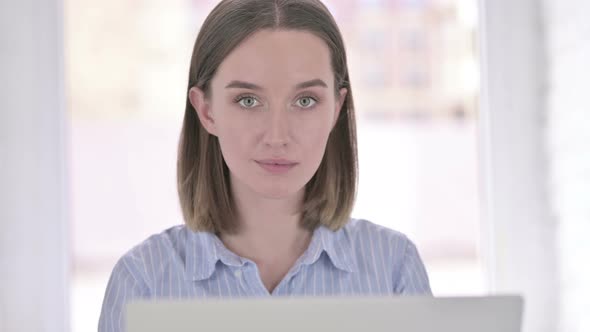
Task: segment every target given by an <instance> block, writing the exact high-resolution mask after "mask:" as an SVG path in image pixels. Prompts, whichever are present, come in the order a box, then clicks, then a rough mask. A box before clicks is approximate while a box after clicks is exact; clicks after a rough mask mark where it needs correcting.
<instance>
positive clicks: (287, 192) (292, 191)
mask: <svg viewBox="0 0 590 332" xmlns="http://www.w3.org/2000/svg"><path fill="white" fill-rule="evenodd" d="M252 189H253V191H254V192H256V193H257V194H258V195H260V196H262V197H264V198H267V199H286V198H293V197H295V196H296V195H297V194H299V192H300V191H301V189H302V188H298V187H297V188H294V187H288V186H277V185H276V184H275V185H272V184H271V185H268V186H266V187H264V186H260V185H258V186H256V187H253V188H252Z"/></svg>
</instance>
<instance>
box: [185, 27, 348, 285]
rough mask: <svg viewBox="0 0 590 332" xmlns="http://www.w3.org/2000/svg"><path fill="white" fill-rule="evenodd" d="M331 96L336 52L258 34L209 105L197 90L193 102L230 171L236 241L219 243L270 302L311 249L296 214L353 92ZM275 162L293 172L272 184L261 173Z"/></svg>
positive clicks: (232, 60)
mask: <svg viewBox="0 0 590 332" xmlns="http://www.w3.org/2000/svg"><path fill="white" fill-rule="evenodd" d="M244 83H246V84H244ZM304 83H305V84H304ZM302 84H304V85H306V86H301V85H302ZM335 91H336V90H335V88H334V74H333V72H332V67H331V64H330V51H329V49H328V47H327V45H326V44H325V43H324V42H323V41H322V40H321V39H320V38H318V37H316V36H315V35H313V34H312V33H309V32H306V31H294V30H261V31H258V32H256V33H255V34H254V35H252V36H251V37H249V38H248V39H246V40H245V41H243V42H242V43H241V44H240V45H239V46H238V47H237V48H236V49H234V50H233V51H232V52H231V53H230V54H229V55H228V56H227V57H226V58H225V59H224V60H223V62H222V63H221V65H220V66H219V68H218V70H217V72H216V74H215V76H214V77H213V79H212V81H211V91H210V96H209V98H206V97H205V95H204V93H203V91H201V90H200V89H198V88H192V89H191V90H190V93H189V98H190V101H191V103H192V105H193V106H194V107H195V109H196V110H197V113H198V116H199V119H200V121H201V123H202V125H203V127H204V128H205V129H206V130H207V131H208V132H209V133H210V134H212V135H215V136H217V137H218V139H219V143H220V146H221V151H222V154H223V158H224V160H225V162H226V164H227V166H228V168H229V170H230V182H231V190H232V194H233V196H234V199H235V202H236V207H237V211H238V216H239V225H240V231H239V232H238V234H235V235H224V234H222V236H221V240H222V241H223V243H224V244H225V245H226V246H227V247H228V248H229V249H230V250H232V251H234V252H235V253H236V254H238V255H240V256H242V257H245V258H249V259H252V260H253V261H254V262H256V264H257V266H258V269H259V272H260V276H261V279H262V282H263V284H264V285H265V287H266V288H267V289H268V290H269V292H270V291H272V290H273V289H274V288H275V287H276V285H278V283H279V282H280V280H281V279H282V278H283V277H284V275H285V274H286V273H287V272H288V271H289V269H290V268H291V267H292V265H293V264H294V263H295V261H296V260H297V258H299V256H301V255H302V254H303V252H304V251H305V250H306V249H307V247H308V245H309V241H310V239H311V233H310V232H309V231H306V230H304V229H302V228H301V227H300V226H299V220H300V217H301V214H300V212H299V208H300V206H301V204H302V200H303V194H304V187H305V184H306V183H307V182H308V181H309V180H310V179H311V178H312V176H313V175H314V173H315V172H316V170H317V169H318V167H319V165H320V162H321V160H322V157H323V155H324V152H325V148H326V143H327V140H328V136H329V134H330V131H331V130H332V128H333V127H334V124H335V121H336V119H337V116H338V113H339V112H340V109H341V107H342V103H343V102H344V99H345V96H346V92H347V91H346V89H340V90H339V91H338V93H335ZM275 158H281V159H287V160H289V161H292V162H295V163H296V165H295V166H294V167H293V168H291V169H290V170H289V171H287V172H285V173H281V174H274V173H272V172H269V171H267V170H265V169H264V168H263V167H261V165H260V164H259V161H261V160H264V159H275Z"/></svg>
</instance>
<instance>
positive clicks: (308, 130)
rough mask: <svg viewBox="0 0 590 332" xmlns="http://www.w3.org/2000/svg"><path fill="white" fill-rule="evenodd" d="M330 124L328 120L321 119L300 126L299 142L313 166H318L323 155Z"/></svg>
mask: <svg viewBox="0 0 590 332" xmlns="http://www.w3.org/2000/svg"><path fill="white" fill-rule="evenodd" d="M330 125H331V123H330V121H326V120H323V121H316V122H313V123H308V124H307V125H305V126H302V128H303V129H302V131H301V135H300V142H301V145H302V146H303V147H304V149H305V153H306V155H307V157H308V158H309V161H310V162H312V163H313V165H314V167H315V166H319V164H320V162H321V160H322V157H323V156H324V151H325V149H326V143H327V141H328V136H329V135H330V129H331V126H330Z"/></svg>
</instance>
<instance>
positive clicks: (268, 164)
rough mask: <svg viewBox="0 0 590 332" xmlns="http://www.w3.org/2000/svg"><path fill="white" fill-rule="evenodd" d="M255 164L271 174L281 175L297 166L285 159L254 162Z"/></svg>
mask: <svg viewBox="0 0 590 332" xmlns="http://www.w3.org/2000/svg"><path fill="white" fill-rule="evenodd" d="M255 161H256V163H257V164H258V165H259V166H260V167H262V168H263V169H265V170H266V171H268V172H270V173H272V174H283V173H286V172H288V171H289V170H290V169H292V168H293V167H295V166H296V165H297V163H296V162H294V161H290V160H286V159H263V160H255Z"/></svg>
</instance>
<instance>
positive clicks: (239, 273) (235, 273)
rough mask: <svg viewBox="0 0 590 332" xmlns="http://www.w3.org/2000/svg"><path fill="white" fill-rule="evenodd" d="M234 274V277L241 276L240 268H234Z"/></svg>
mask: <svg viewBox="0 0 590 332" xmlns="http://www.w3.org/2000/svg"><path fill="white" fill-rule="evenodd" d="M234 275H235V276H236V278H240V277H241V276H242V270H235V271H234Z"/></svg>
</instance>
